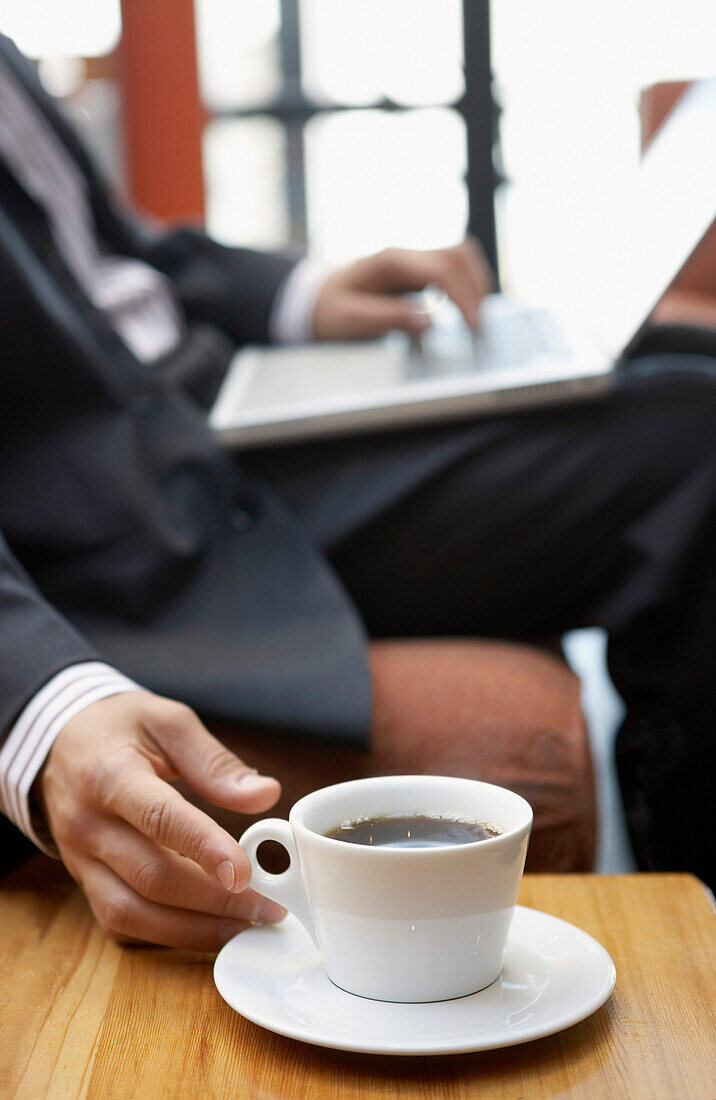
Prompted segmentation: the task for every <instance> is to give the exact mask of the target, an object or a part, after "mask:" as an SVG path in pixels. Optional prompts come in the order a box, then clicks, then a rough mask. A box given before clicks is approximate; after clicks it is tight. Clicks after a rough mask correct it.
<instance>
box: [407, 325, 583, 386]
mask: <svg viewBox="0 0 716 1100" xmlns="http://www.w3.org/2000/svg"><path fill="white" fill-rule="evenodd" d="M412 350H413V356H412V358H413V359H414V363H413V372H411V373H414V374H420V373H422V371H421V363H422V367H423V368H424V369H425V370H429V371H430V373H431V374H433V373H434V372H435V370H436V369H437V370H439V372H440V374H441V375H443V374H452V373H459V372H461V371H465V370H468V369H470V370H488V369H489V370H493V369H496V370H499V369H503V368H507V367H519V366H523V365H524V364H525V362H528V361H529V360H531V359H534V358H535V357H536V356H543V355H545V356H549V357H550V358H557V359H567V358H571V357H572V355H573V350H572V349H571V347H570V346H569V344H568V343H567V341H566V339H565V337H564V334H563V333H562V330H561V328H560V326H559V324H558V323H557V321H556V319H555V318H554V316H553V315H552V314H551V313H550V312H549V311H548V310H544V309H520V310H519V311H517V310H515V311H511V312H509V313H505V314H502V315H501V314H492V315H488V316H487V317H485V318H484V320H483V323H482V325H481V327H480V329H479V331H477V332H472V331H471V330H470V329H469V328H468V326H467V325H465V324H462V323H454V324H451V325H435V326H434V328H432V329H430V330H429V331H428V332H426V333H424V334H423V335H422V336H421V337H419V338H418V339H417V340H416V341H414V343H413V349H412Z"/></svg>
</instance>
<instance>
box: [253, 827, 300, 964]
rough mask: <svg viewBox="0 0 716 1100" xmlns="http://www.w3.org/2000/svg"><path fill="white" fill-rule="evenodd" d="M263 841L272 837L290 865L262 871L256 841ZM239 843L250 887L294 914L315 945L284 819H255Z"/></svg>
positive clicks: (288, 828) (291, 839)
mask: <svg viewBox="0 0 716 1100" xmlns="http://www.w3.org/2000/svg"><path fill="white" fill-rule="evenodd" d="M264 840H275V841H276V842H277V843H278V844H280V845H281V846H282V847H283V848H285V849H286V851H287V852H288V855H289V859H290V861H291V862H290V864H289V866H288V867H287V869H286V870H285V871H283V872H282V873H281V874H280V875H272V874H270V873H269V872H268V871H264V869H263V867H262V866H261V864H260V863H259V861H258V859H257V858H256V851H257V849H258V846H259V844H262V843H263V842H264ZM239 844H240V845H241V847H242V848H243V849H244V851H245V852H246V855H247V856H248V857H249V863H250V864H251V886H252V888H253V889H254V890H258V892H259V893H260V894H263V895H264V897H267V898H271V900H272V901H277V902H278V903H279V905H283V906H284V907H285V908H286V909H288V910H290V912H291V913H293V915H294V916H295V917H297V918H298V919H299V920H300V922H301V924H302V925H303V927H304V928H305V929H306V931H307V932H308V934H309V936H310V937H311V939H312V940H313V942H314V944H315V945H316V947H318V940H317V939H316V930H315V928H314V925H313V917H312V916H311V907H310V905H309V904H308V897H307V895H306V888H305V887H304V885H303V876H302V875H301V865H300V862H299V859H298V851H297V849H296V842H295V840H294V839H293V832H292V830H291V826H290V825H289V823H288V822H287V821H283V820H282V819H281V818H279V817H268V818H265V819H264V820H263V821H257V822H256V824H255V825H250V826H249V828H248V829H247V830H246V832H245V833H244V834H243V836H242V837H241V839H240V840H239Z"/></svg>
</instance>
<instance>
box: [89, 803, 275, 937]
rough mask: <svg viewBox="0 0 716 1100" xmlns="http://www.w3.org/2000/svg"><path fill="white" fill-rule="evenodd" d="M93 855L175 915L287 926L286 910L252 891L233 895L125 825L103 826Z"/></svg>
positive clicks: (95, 836) (99, 826) (95, 835)
mask: <svg viewBox="0 0 716 1100" xmlns="http://www.w3.org/2000/svg"><path fill="white" fill-rule="evenodd" d="M89 854H90V855H91V856H93V857H94V859H96V860H98V861H99V862H100V863H103V864H105V865H106V866H107V867H109V868H110V870H112V871H114V873H115V874H116V875H117V876H118V877H119V878H120V879H121V880H122V881H123V882H126V883H127V885H128V886H129V887H131V889H132V890H134V891H135V893H137V894H138V895H139V896H140V897H143V898H145V899H146V900H147V901H152V902H155V903H157V904H159V905H164V906H170V907H171V908H175V909H191V910H193V911H195V912H200V913H206V914H209V915H212V916H217V917H225V918H226V919H228V920H238V921H261V922H263V923H272V922H275V921H279V920H282V919H283V917H284V916H285V913H286V911H285V909H284V908H283V907H282V906H280V905H278V904H277V903H276V902H275V901H270V900H269V899H268V898H265V897H263V896H262V895H261V894H258V893H257V892H256V891H255V890H251V889H246V890H243V891H242V892H241V893H240V894H232V893H228V892H227V891H226V890H225V889H224V888H223V887H222V886H219V885H218V884H216V883H214V882H212V881H211V879H209V878H207V876H206V875H205V874H204V872H203V871H201V870H200V869H199V868H198V867H197V866H196V864H195V863H192V862H191V860H188V859H184V858H182V856H179V855H177V854H176V853H175V852H171V851H168V850H167V849H166V848H160V847H159V845H158V844H155V843H154V842H153V841H151V840H149V839H148V838H147V837H145V836H142V835H141V834H139V833H137V832H136V831H135V830H134V829H131V828H130V827H129V826H128V825H125V824H124V823H123V822H120V821H117V820H113V819H104V820H98V821H97V826H96V828H95V829H94V830H93V842H92V844H91V846H90V850H89Z"/></svg>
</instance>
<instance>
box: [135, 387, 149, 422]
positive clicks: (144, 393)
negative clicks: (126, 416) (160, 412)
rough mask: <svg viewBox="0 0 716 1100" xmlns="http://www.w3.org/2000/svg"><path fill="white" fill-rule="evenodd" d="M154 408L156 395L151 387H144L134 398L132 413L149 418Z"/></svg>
mask: <svg viewBox="0 0 716 1100" xmlns="http://www.w3.org/2000/svg"><path fill="white" fill-rule="evenodd" d="M153 408H154V393H153V392H152V389H151V387H150V386H142V387H141V388H140V389H138V390H137V392H136V393H135V395H134V397H133V398H132V411H133V412H134V413H136V415H137V416H148V415H149V413H150V412H151V411H152V409H153Z"/></svg>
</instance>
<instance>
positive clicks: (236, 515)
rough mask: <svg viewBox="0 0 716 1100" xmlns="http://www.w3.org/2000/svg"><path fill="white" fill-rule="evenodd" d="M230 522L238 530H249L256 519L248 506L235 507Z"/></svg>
mask: <svg viewBox="0 0 716 1100" xmlns="http://www.w3.org/2000/svg"><path fill="white" fill-rule="evenodd" d="M229 522H230V524H231V526H232V527H233V528H234V529H235V530H236V531H248V529H249V527H251V525H252V524H253V522H254V519H253V516H252V515H251V513H250V512H248V511H247V510H246V508H235V509H234V511H233V512H232V513H231V516H230V517H229Z"/></svg>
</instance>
